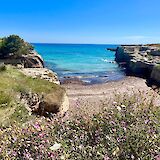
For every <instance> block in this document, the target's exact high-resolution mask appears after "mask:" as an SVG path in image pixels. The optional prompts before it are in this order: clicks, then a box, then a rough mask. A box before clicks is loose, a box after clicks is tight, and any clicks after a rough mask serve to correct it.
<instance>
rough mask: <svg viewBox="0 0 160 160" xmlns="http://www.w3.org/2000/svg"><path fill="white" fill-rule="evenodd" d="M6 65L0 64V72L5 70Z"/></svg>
mask: <svg viewBox="0 0 160 160" xmlns="http://www.w3.org/2000/svg"><path fill="white" fill-rule="evenodd" d="M6 69H7V68H6V66H5V65H4V64H0V72H3V71H6Z"/></svg>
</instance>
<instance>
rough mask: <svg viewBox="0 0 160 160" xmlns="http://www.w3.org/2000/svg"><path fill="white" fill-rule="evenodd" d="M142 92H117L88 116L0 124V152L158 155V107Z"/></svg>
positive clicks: (98, 157) (99, 157) (107, 158)
mask: <svg viewBox="0 0 160 160" xmlns="http://www.w3.org/2000/svg"><path fill="white" fill-rule="evenodd" d="M146 96H148V94H144V93H137V94H135V95H134V96H131V97H130V96H127V95H124V97H117V99H116V100H115V101H113V103H112V105H110V106H106V105H105V106H104V108H105V109H104V110H103V111H102V112H101V113H99V114H96V115H94V116H93V117H86V115H85V116H84V115H81V116H79V115H76V116H75V117H74V118H73V119H68V120H63V119H62V118H58V117H54V118H53V119H48V118H44V117H41V118H36V119H34V120H32V121H30V122H28V123H26V124H24V125H22V126H17V125H16V123H15V124H12V125H11V126H10V127H8V128H4V129H1V130H0V140H1V141H0V143H1V145H0V158H1V159H26V160H27V159H46V160H47V159H48V160H51V159H66V160H67V159H75V160H76V159H77V160H81V159H86V160H91V159H95V160H103V159H104V160H123V159H126V160H127V159H128V160H131V159H133V160H137V159H151V160H152V159H153V160H154V159H155V160H158V156H159V154H160V147H159V144H160V125H159V124H160V108H159V107H158V106H157V107H156V106H155V105H153V101H154V98H151V99H149V100H145V99H146ZM144 102H145V103H144Z"/></svg>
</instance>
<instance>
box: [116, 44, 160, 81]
mask: <svg viewBox="0 0 160 160" xmlns="http://www.w3.org/2000/svg"><path fill="white" fill-rule="evenodd" d="M116 61H117V62H118V63H119V64H120V65H123V66H125V67H126V71H127V73H129V74H133V75H136V76H141V77H146V78H148V79H150V80H153V81H155V82H157V83H160V71H159V70H160V69H159V68H160V67H157V66H159V64H160V49H159V47H153V46H143V45H133V46H131V45H129V46H127V45H126V46H120V47H118V48H117V50H116Z"/></svg>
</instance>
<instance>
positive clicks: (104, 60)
mask: <svg viewBox="0 0 160 160" xmlns="http://www.w3.org/2000/svg"><path fill="white" fill-rule="evenodd" d="M101 60H102V61H103V62H107V63H116V61H111V60H108V59H104V58H102V59H101Z"/></svg>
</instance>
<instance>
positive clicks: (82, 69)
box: [33, 43, 125, 84]
mask: <svg viewBox="0 0 160 160" xmlns="http://www.w3.org/2000/svg"><path fill="white" fill-rule="evenodd" d="M33 45H34V47H35V50H36V51H37V52H38V53H39V54H40V55H41V56H42V57H43V59H44V62H45V67H47V68H49V69H51V70H52V71H54V72H56V73H57V74H58V77H59V79H60V81H61V83H64V82H66V81H67V80H70V79H73V80H79V81H81V82H83V83H84V84H100V83H106V82H109V81H117V80H120V79H123V78H124V77H125V72H124V69H123V68H120V67H119V66H118V64H117V63H116V62H115V52H112V51H108V50H107V48H113V49H114V48H116V47H118V46H117V45H100V44H98V45H97V44H42V43H36V44H33Z"/></svg>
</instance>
